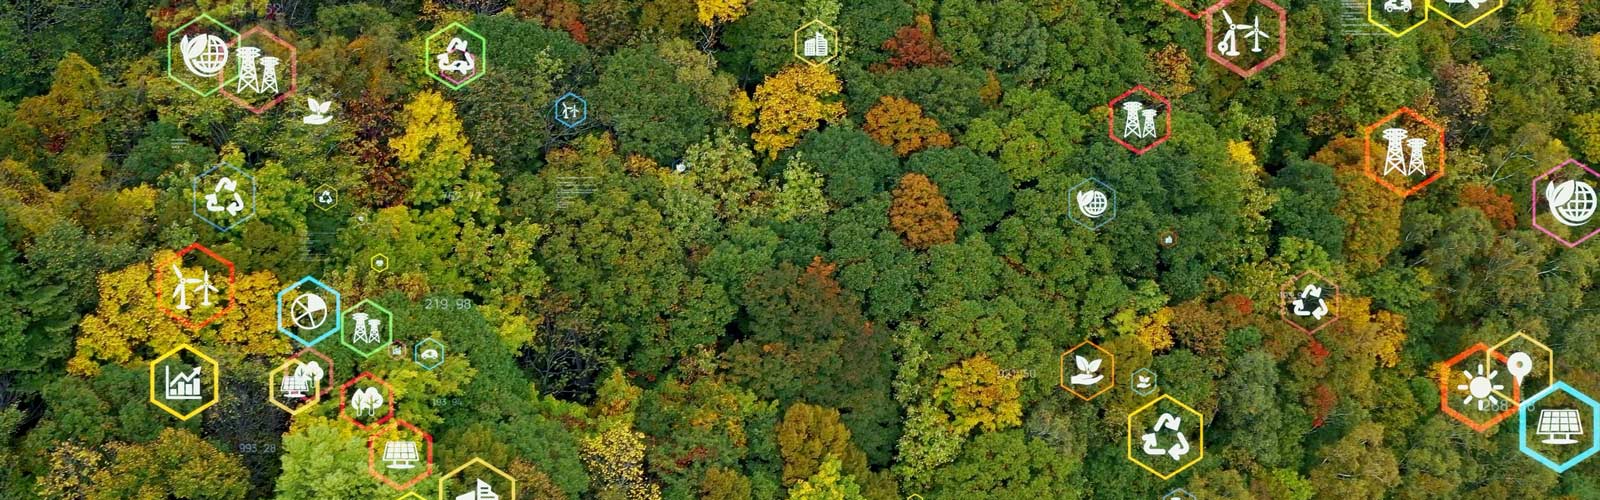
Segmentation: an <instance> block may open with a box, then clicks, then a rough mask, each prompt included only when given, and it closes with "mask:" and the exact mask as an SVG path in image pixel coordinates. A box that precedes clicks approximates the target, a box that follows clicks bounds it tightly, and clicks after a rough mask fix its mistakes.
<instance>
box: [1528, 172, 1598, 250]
mask: <svg viewBox="0 0 1600 500" xmlns="http://www.w3.org/2000/svg"><path fill="white" fill-rule="evenodd" d="M1597 186H1600V173H1597V172H1595V171H1594V169H1592V168H1589V166H1588V165H1584V164H1583V163H1580V162H1578V160H1572V159H1569V160H1567V161H1564V162H1561V164H1560V165H1556V167H1555V168H1552V169H1550V170H1546V171H1545V172H1544V173H1543V174H1540V175H1539V176H1538V177H1534V178H1533V185H1532V186H1531V187H1532V191H1530V192H1531V193H1533V196H1531V198H1532V211H1533V212H1532V214H1533V217H1532V220H1533V227H1534V228H1536V229H1538V230H1539V231H1540V232H1543V233H1544V234H1546V235H1549V236H1550V237H1551V238H1555V240H1556V241H1559V242H1561V244H1562V245H1566V246H1567V248H1572V247H1576V246H1578V244H1579V243H1583V242H1585V241H1588V240H1589V238H1593V237H1594V235H1595V234H1600V223H1594V224H1591V223H1593V222H1595V220H1594V214H1595V205H1596V204H1597V203H1600V202H1597V201H1596V198H1597V197H1596V196H1595V189H1596V187H1597Z"/></svg>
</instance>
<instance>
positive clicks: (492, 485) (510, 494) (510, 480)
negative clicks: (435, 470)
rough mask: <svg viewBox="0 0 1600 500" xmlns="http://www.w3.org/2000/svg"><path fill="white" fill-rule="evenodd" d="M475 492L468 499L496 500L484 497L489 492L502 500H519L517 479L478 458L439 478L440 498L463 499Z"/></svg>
mask: <svg viewBox="0 0 1600 500" xmlns="http://www.w3.org/2000/svg"><path fill="white" fill-rule="evenodd" d="M469 468H471V469H472V470H471V471H468V469H469ZM473 492H476V493H477V495H476V496H467V497H466V498H494V497H491V496H487V495H484V493H485V492H487V493H492V494H494V495H498V496H499V497H500V498H501V499H502V500H517V478H514V477H511V475H510V474H506V472H505V471H503V470H500V468H499V467H495V466H493V465H490V464H489V462H485V461H483V459H481V458H478V457H472V460H468V461H467V463H464V464H461V466H460V467H456V468H455V470H452V471H450V472H448V473H446V474H445V475H444V476H443V477H440V478H439V498H461V495H464V494H467V493H473Z"/></svg>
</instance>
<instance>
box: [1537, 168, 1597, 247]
mask: <svg viewBox="0 0 1600 500" xmlns="http://www.w3.org/2000/svg"><path fill="white" fill-rule="evenodd" d="M1569 164H1572V165H1577V166H1578V168H1581V169H1583V170H1584V171H1585V172H1588V173H1589V176H1590V177H1593V178H1594V179H1595V180H1597V181H1600V172H1595V171H1594V169H1592V168H1589V166H1588V165H1584V164H1583V162H1581V161H1578V160H1576V159H1573V158H1567V161H1564V162H1561V164H1560V165H1556V166H1555V168H1552V169H1550V170H1546V171H1544V173H1542V174H1539V176H1538V177H1534V178H1533V181H1532V183H1531V184H1530V185H1529V189H1531V191H1528V192H1529V193H1531V194H1532V196H1529V197H1528V202H1529V203H1528V206H1529V210H1530V215H1531V216H1532V217H1531V219H1530V220H1531V221H1532V222H1533V228H1534V229H1538V230H1539V232H1542V233H1544V234H1545V235H1548V236H1550V237H1551V238H1554V239H1555V240H1556V241H1558V242H1561V244H1562V245H1566V246H1567V248H1575V247H1577V246H1578V245H1580V244H1583V242H1585V241H1588V240H1589V238H1593V237H1594V235H1596V234H1600V226H1597V227H1595V229H1594V230H1593V231H1589V234H1586V235H1584V236H1583V237H1582V238H1578V241H1567V239H1566V238H1562V237H1560V236H1558V235H1556V233H1555V232H1554V231H1551V230H1549V229H1546V228H1545V227H1544V226H1541V225H1539V198H1540V195H1539V180H1540V179H1544V178H1546V177H1550V174H1553V173H1556V171H1557V170H1561V169H1563V168H1567V165H1569ZM1547 204H1548V203H1547Z"/></svg>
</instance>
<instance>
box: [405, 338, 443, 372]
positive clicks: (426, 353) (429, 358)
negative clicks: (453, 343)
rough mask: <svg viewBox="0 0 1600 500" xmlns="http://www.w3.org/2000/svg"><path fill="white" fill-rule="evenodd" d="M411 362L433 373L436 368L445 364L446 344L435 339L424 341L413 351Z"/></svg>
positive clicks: (418, 343)
mask: <svg viewBox="0 0 1600 500" xmlns="http://www.w3.org/2000/svg"><path fill="white" fill-rule="evenodd" d="M411 361H412V362H415V363H416V364H417V366H421V367H422V369H424V370H428V371H433V369H434V368H438V367H439V365H442V364H444V342H440V341H438V340H434V339H433V337H428V338H425V339H422V341H421V342H417V345H416V347H414V348H412V349H411Z"/></svg>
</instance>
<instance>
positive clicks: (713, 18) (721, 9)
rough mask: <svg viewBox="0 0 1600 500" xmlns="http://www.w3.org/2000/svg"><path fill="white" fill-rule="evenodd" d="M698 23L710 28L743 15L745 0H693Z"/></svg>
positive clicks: (746, 2)
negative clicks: (697, 14)
mask: <svg viewBox="0 0 1600 500" xmlns="http://www.w3.org/2000/svg"><path fill="white" fill-rule="evenodd" d="M694 3H695V6H696V7H697V8H698V9H699V16H698V17H699V19H700V24H703V25H705V27H707V28H710V27H713V26H716V25H718V24H724V23H729V22H733V21H735V20H738V19H739V18H741V17H744V14H745V11H746V7H748V5H747V4H748V3H749V2H748V1H747V0H695V2H694Z"/></svg>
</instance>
